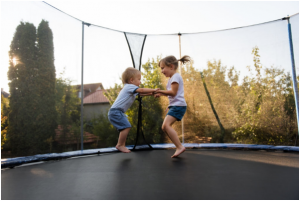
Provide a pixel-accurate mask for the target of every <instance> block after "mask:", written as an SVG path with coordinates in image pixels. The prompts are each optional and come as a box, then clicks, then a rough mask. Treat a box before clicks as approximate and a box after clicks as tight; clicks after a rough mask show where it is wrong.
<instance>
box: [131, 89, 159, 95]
mask: <svg viewBox="0 0 300 201" xmlns="http://www.w3.org/2000/svg"><path fill="white" fill-rule="evenodd" d="M158 90H159V89H149V88H138V89H137V90H135V92H137V93H139V94H140V95H144V94H150V93H154V92H156V91H158Z"/></svg>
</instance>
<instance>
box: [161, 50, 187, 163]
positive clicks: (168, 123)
mask: <svg viewBox="0 0 300 201" xmlns="http://www.w3.org/2000/svg"><path fill="white" fill-rule="evenodd" d="M190 60H191V59H190V57H189V56H183V57H182V58H181V59H179V60H177V59H176V58H175V57H174V56H167V57H165V58H163V59H162V60H160V61H159V63H158V66H159V67H160V68H161V72H162V73H163V74H164V75H165V76H166V77H169V78H170V79H169V81H168V84H167V90H159V91H157V92H155V97H159V96H161V95H165V96H168V98H169V106H168V108H169V112H168V114H167V115H166V117H165V119H164V122H163V125H162V130H163V131H164V132H165V133H166V134H167V135H168V136H169V138H170V139H171V140H172V142H173V143H174V144H175V146H176V152H175V153H174V155H173V156H172V157H171V158H174V157H177V156H179V155H180V154H181V153H183V152H184V151H185V147H184V146H182V144H181V143H180V141H179V138H178V135H177V133H176V131H175V130H174V129H173V128H172V125H173V123H175V122H176V121H181V119H182V117H183V115H184V114H185V112H186V106H187V105H186V102H185V99H184V90H183V79H182V77H181V75H180V74H179V73H177V72H176V70H177V68H178V62H179V61H180V62H181V63H182V64H185V63H186V62H188V61H190Z"/></svg>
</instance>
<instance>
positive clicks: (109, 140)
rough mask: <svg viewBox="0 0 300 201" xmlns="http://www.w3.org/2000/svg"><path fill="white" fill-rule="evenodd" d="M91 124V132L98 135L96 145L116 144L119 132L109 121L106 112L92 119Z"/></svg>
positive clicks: (109, 145) (108, 145)
mask: <svg viewBox="0 0 300 201" xmlns="http://www.w3.org/2000/svg"><path fill="white" fill-rule="evenodd" d="M92 125H93V130H92V133H93V134H94V135H96V136H98V137H99V140H98V144H97V147H111V146H115V145H116V144H117V142H118V137H119V132H118V131H117V129H115V128H114V127H113V125H112V124H111V123H110V122H109V120H108V118H107V113H106V114H100V115H99V116H98V117H97V118H95V119H93V120H92Z"/></svg>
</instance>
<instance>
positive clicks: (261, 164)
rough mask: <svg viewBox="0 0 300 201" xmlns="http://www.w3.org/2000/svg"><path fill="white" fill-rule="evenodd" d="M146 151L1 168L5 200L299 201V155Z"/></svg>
mask: <svg viewBox="0 0 300 201" xmlns="http://www.w3.org/2000/svg"><path fill="white" fill-rule="evenodd" d="M173 152H174V150H172V149H167V150H165V149H164V150H155V149H154V150H144V151H134V152H131V153H129V154H124V153H120V152H116V153H103V154H96V155H91V156H85V157H84V156H81V157H73V158H69V159H66V160H58V161H47V162H37V163H32V164H27V165H22V166H18V167H15V168H14V169H9V168H6V169H2V175H1V183H2V185H1V192H2V195H1V199H2V200H8V199H9V200H10V199H12V200H48V199H49V200H82V199H83V200H93V199H96V200H112V199H113V200H123V199H124V200H127V199H129V200H142V199H149V200H157V199H158V200H164V199H172V200H181V199H183V200H189V199H195V200H227V199H229V200H257V199H258V200H265V199H267V200H280V199H282V200H298V199H299V154H298V152H295V153H291V152H282V151H266V150H257V151H254V150H247V151H245V150H229V149H221V150H220V149H187V150H186V152H185V153H184V154H182V155H181V156H180V157H178V158H173V159H171V158H170V156H171V155H172V154H173Z"/></svg>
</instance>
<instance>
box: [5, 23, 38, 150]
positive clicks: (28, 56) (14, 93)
mask: <svg viewBox="0 0 300 201" xmlns="http://www.w3.org/2000/svg"><path fill="white" fill-rule="evenodd" d="M35 42H36V28H35V26H34V25H33V24H30V23H24V22H21V24H20V25H19V26H18V27H17V29H16V32H15V34H14V37H13V40H12V42H11V45H10V51H9V70H8V80H10V83H9V87H10V102H9V105H10V108H11V110H10V113H9V117H8V119H9V126H8V131H7V132H8V133H7V135H8V139H9V140H10V143H11V148H12V152H13V153H19V154H24V155H25V154H29V150H30V147H32V144H31V143H32V140H31V139H32V137H33V133H34V130H35V129H34V128H35V114H36V109H37V108H36V100H35V97H36V86H37V85H36V82H35V74H36V65H35V63H36V62H35V61H36V53H37V49H36V45H35Z"/></svg>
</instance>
